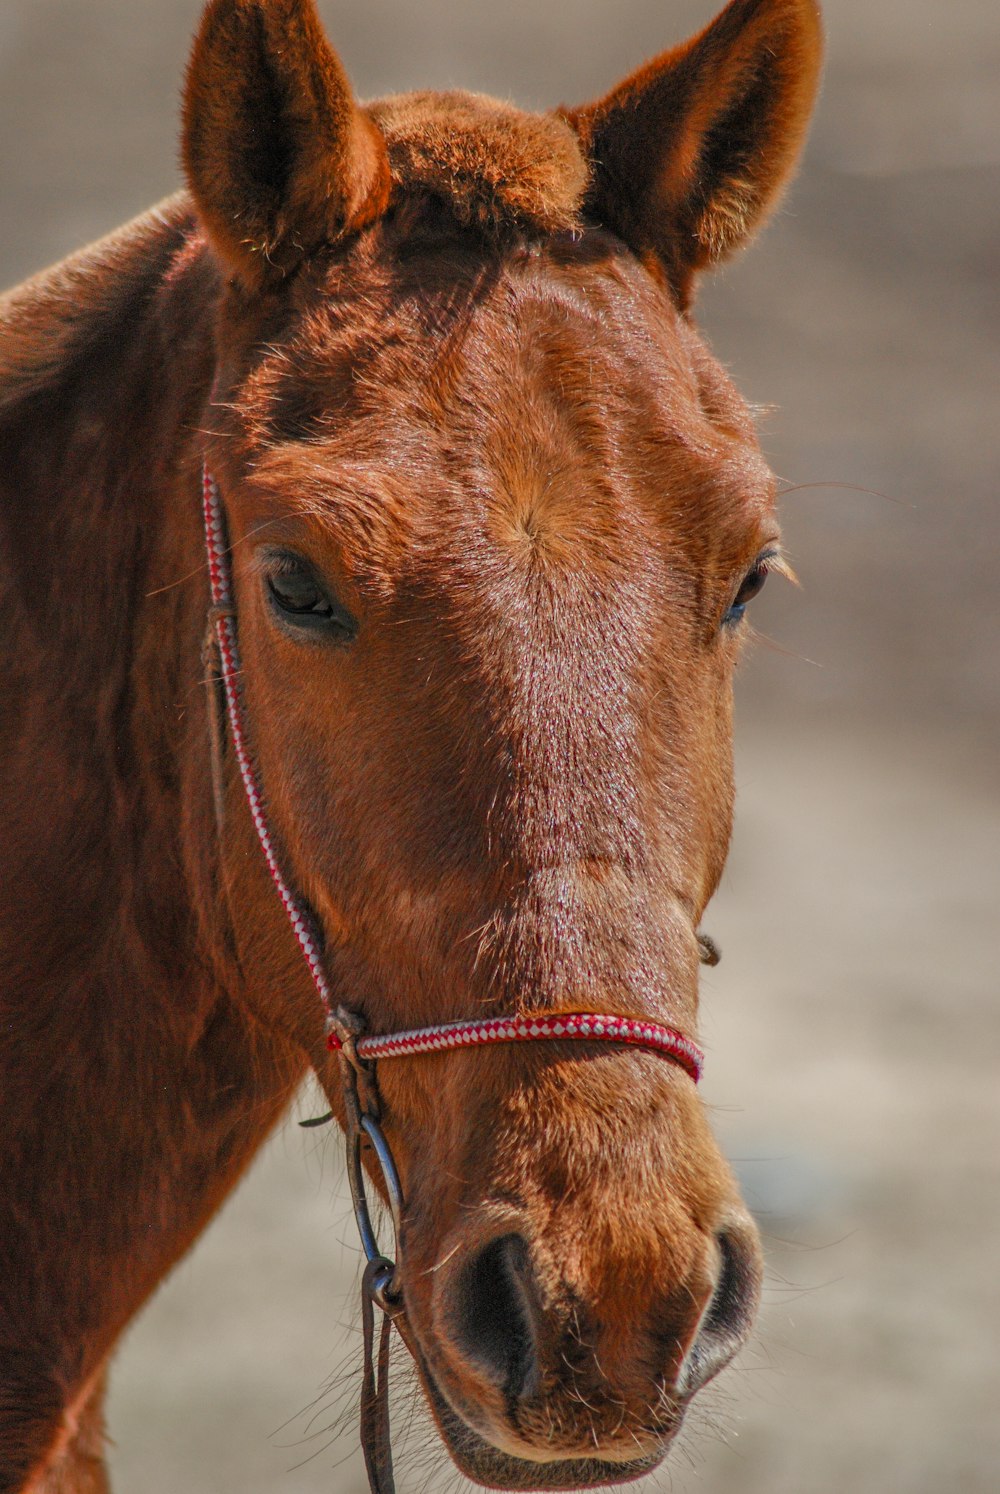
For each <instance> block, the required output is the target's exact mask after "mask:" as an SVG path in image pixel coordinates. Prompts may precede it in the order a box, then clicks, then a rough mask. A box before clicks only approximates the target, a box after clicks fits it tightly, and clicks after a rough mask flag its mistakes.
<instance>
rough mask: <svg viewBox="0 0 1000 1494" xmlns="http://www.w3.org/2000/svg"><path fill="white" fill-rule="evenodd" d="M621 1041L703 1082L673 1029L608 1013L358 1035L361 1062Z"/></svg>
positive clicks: (697, 1055)
mask: <svg viewBox="0 0 1000 1494" xmlns="http://www.w3.org/2000/svg"><path fill="white" fill-rule="evenodd" d="M572 1039H576V1040H577V1041H580V1040H583V1041H586V1042H591V1043H624V1044H626V1045H627V1046H629V1047H632V1048H646V1049H648V1050H649V1051H650V1052H651V1053H659V1054H661V1055H662V1056H663V1057H664V1058H672V1059H673V1060H674V1062H675V1063H679V1064H680V1066H681V1068H682V1069H683V1070H684V1071H685V1073H687V1074H690V1076H691V1078H692V1079H693V1080H694V1082H695V1084H697V1083H698V1080H699V1079H700V1078H701V1069H702V1064H703V1062H704V1055H703V1054H702V1051H701V1049H700V1048H697V1047H695V1045H694V1043H692V1042H691V1040H690V1038H686V1037H685V1036H684V1034H683V1033H682V1032H678V1031H677V1030H676V1028H673V1027H661V1026H660V1024H659V1023H658V1022H647V1021H645V1020H644V1019H643V1018H641V1017H615V1016H610V1015H608V1013H606V1012H544V1013H539V1014H538V1015H537V1016H525V1017H485V1018H482V1019H480V1020H478V1021H473V1022H443V1023H442V1024H441V1025H440V1026H439V1027H416V1028H414V1029H413V1030H412V1031H411V1032H390V1033H384V1034H382V1035H380V1036H369V1037H360V1038H358V1040H357V1042H356V1043H355V1048H356V1050H357V1053H358V1057H359V1058H368V1059H377V1058H408V1057H413V1056H414V1055H416V1054H418V1053H447V1052H449V1051H450V1050H451V1049H454V1048H481V1047H484V1046H485V1045H486V1044H488V1043H536V1042H545V1041H548V1042H567V1041H569V1040H572ZM327 1047H329V1048H331V1049H332V1050H333V1051H334V1052H335V1053H336V1052H339V1050H340V1048H341V1041H340V1038H339V1037H338V1035H337V1034H336V1032H331V1033H330V1035H329V1037H328V1038H327Z"/></svg>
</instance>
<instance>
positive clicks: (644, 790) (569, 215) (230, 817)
mask: <svg viewBox="0 0 1000 1494" xmlns="http://www.w3.org/2000/svg"><path fill="white" fill-rule="evenodd" d="M819 52H820V39H819V25H818V17H817V12H816V7H815V5H814V4H813V3H812V0H733V3H731V4H730V5H729V6H728V7H727V8H726V10H725V11H724V12H723V13H722V14H721V15H720V16H719V17H718V19H717V20H716V21H715V22H714V23H713V24H712V25H710V26H709V27H708V28H707V29H706V30H704V31H703V32H702V33H701V34H700V35H699V36H697V37H695V38H694V39H693V40H692V41H690V42H689V43H687V44H686V45H684V46H681V47H679V48H677V49H676V50H674V51H671V52H667V53H665V54H664V55H663V56H661V57H659V58H657V59H656V60H655V61H653V62H651V63H649V64H648V65H647V66H646V67H644V68H643V69H641V70H640V71H638V72H637V73H635V74H634V75H633V76H631V77H630V78H628V79H627V80H626V81H625V82H624V83H622V84H620V85H619V86H618V87H617V88H615V89H614V90H613V91H612V92H611V93H609V94H608V95H607V96H606V97H605V98H603V99H601V100H600V101H599V102H597V103H594V104H590V105H587V106H585V107H580V108H563V109H559V110H557V111H555V112H553V113H551V114H547V115H533V114H527V113H522V112H521V111H519V110H517V109H515V108H514V107H512V106H510V105H507V104H501V103H498V102H495V101H493V100H490V99H486V98H481V97H478V96H473V95H467V94H459V93H450V94H416V95H410V96H405V97H398V98H391V99H387V100H383V101H381V102H378V103H376V104H373V105H369V106H367V107H363V106H361V105H360V104H359V103H357V102H356V101H355V99H354V97H353V95H352V93H351V90H350V87H349V84H348V82H347V79H346V77H345V74H344V72H343V69H342V67H341V64H340V62H339V60H338V58H337V57H336V55H335V54H334V53H333V52H332V50H331V49H330V47H329V45H328V43H327V42H326V40H325V38H324V37H323V35H322V32H321V30H320V27H319V23H318V20H317V17H316V15H315V12H314V10H313V7H312V4H311V0H213V3H211V4H210V5H209V7H208V10H207V12H206V15H205V19H204V22H203V25H202V29H201V33H200V35H199V38H198V41H197V43H196V47H195V51H194V55H193V59H192V63H191V67H190V71H189V75H188V83H187V94H186V101H185V139H184V155H185V164H186V169H187V175H188V181H189V185H190V189H191V192H192V195H193V198H194V202H195V205H196V208H197V211H198V216H199V219H200V223H201V227H202V231H203V234H204V236H205V238H206V239H207V241H208V243H209V245H210V246H211V251H212V254H213V257H214V261H215V263H217V265H218V268H219V294H218V306H219V310H218V321H217V326H216V333H215V336H216V367H215V387H214V394H213V398H212V401H211V406H210V408H209V411H208V415H207V417H206V424H207V425H208V427H209V429H210V432H211V433H210V435H209V436H208V437H207V442H208V444H207V456H208V461H209V463H210V466H211V469H212V472H213V473H214V475H215V478H216V479H217V481H218V485H219V491H220V493H221V496H222V502H223V505H224V508H225V513H226V520H227V524H228V529H229V536H230V540H231V548H232V557H233V568H234V577H235V582H234V584H235V591H236V598H237V605H238V616H239V635H240V645H241V655H242V688H243V692H244V697H245V701H246V709H247V719H248V721H249V723H250V734H251V738H252V751H253V754H254V757H255V760H256V763H257V767H258V770H259V773H260V777H261V781H262V783H263V784H264V786H265V792H266V796H267V810H268V815H269V820H270V824H271V828H272V831H273V834H274V837H275V840H276V843H277V845H278V847H279V851H280V856H281V860H282V864H283V867H284V869H285V872H286V874H287V876H288V879H289V881H290V882H291V883H292V884H293V885H294V886H295V888H296V889H297V890H298V892H299V893H300V894H301V896H302V898H303V900H304V902H305V903H306V904H307V905H308V907H309V910H310V915H311V918H312V921H313V922H314V924H315V926H316V928H317V930H318V931H319V934H320V935H321V938H322V942H323V948H324V962H325V968H326V972H327V978H328V980H329V983H330V986H331V988H332V989H333V990H334V992H335V993H336V995H337V996H338V998H339V999H340V1000H342V1001H344V1003H345V1004H346V1005H348V1006H349V1007H351V1008H352V1009H354V1010H356V1011H360V1012H363V1013H364V1016H365V1020H366V1022H367V1024H368V1026H369V1028H370V1029H371V1030H372V1031H374V1032H388V1031H393V1030H395V1029H398V1028H400V1027H402V1026H408V1027H416V1026H420V1025H422V1024H430V1023H437V1022H445V1021H448V1020H451V1019H458V1018H469V1017H483V1016H490V1015H495V1014H503V1015H507V1014H516V1013H528V1012H530V1013H559V1012H566V1011H571V1010H578V1009H580V1008H587V1009H590V1010H596V1011H601V1012H607V1013H611V1014H616V1013H618V1014H623V1015H628V1016H641V1017H646V1018H648V1019H652V1020H656V1021H658V1022H661V1023H668V1024H670V1025H671V1026H673V1027H675V1028H677V1029H680V1030H681V1031H683V1032H685V1033H688V1034H693V1033H694V1031H695V1027H696V1019H697V984H698V965H699V943H698V929H699V923H700V920H701V917H702V914H703V911H704V909H705V907H706V904H707V903H708V900H709V899H710V897H711V896H712V893H713V891H714V889H715V887H716V885H717V883H718V881H719V878H720V875H721V872H722V868H723V863H724V859H725V855H726V850H727V845H728V840H729V834H730V824H731V811H732V798H733V787H732V766H731V730H732V723H731V697H732V676H733V670H734V667H735V664H736V660H737V656H738V654H739V651H740V646H741V639H742V637H743V634H744V631H745V625H744V622H743V614H744V609H745V607H746V604H747V602H748V601H749V599H750V597H751V596H752V595H753V594H754V593H755V591H756V590H758V589H759V587H760V584H761V583H762V581H763V579H764V576H765V574H766V572H767V571H768V569H771V568H773V567H775V566H776V565H778V564H780V561H779V549H778V535H777V528H776V523H775V517H774V481H773V478H772V476H771V474H770V473H769V471H768V469H767V466H766V464H765V462H764V460H763V458H762V456H761V453H760V450H759V447H758V444H757V441H756V438H755V435H754V430H753V426H752V422H751V419H750V417H749V414H748V411H747V408H746V406H745V405H744V403H743V402H742V400H741V399H740V397H739V395H738V394H737V392H736V391H735V389H734V388H733V386H732V384H731V383H730V381H729V379H728V378H727V377H726V375H725V373H724V372H723V371H722V369H721V368H720V367H719V365H718V364H717V363H716V362H715V360H714V359H713V358H712V356H711V354H710V353H709V352H708V350H707V348H706V347H705V345H704V343H703V342H702V340H701V339H700V337H699V335H698V334H697V332H696V331H695V329H694V326H693V324H692V321H691V317H690V307H691V300H692V295H693V289H694V285H695V281H696V278H697V275H698V274H699V272H701V271H702V270H704V269H706V268H707V267H709V266H710V265H712V264H714V263H716V262H718V261H719V260H720V259H722V258H723V257H724V256H725V255H727V254H729V253H730V252H731V251H733V250H734V249H736V248H737V247H738V246H739V245H740V244H742V243H743V242H744V241H745V240H746V239H747V238H748V236H749V235H750V234H751V233H752V232H753V230H754V229H755V228H756V227H757V225H758V224H759V223H760V221H761V220H762V218H763V217H764V216H765V215H766V213H767V212H768V210H769V209H770V208H771V207H772V205H773V204H774V202H775V200H776V198H777V196H778V194H779V192H780V189H781V188H782V186H783V184H784V183H785V181H786V179H787V177H788V175H789V172H790V170H791V168H792V166H793V164H794V161H795V158H796V156H797V154H798V151H799V148H800V145H801V142H802V138H803V135H804V131H805V128H806V122H807V118H808V114H809V111H810V107H811V103H812V99H813V95H814V91H815V84H816V76H817V70H818V61H819ZM224 778H225V783H224V799H225V810H224V816H223V825H224V833H223V836H222V855H223V858H224V877H225V882H226V886H227V889H228V895H229V906H230V909H231V919H232V930H231V938H232V939H233V941H234V947H235V950H236V956H237V958H238V962H239V967H240V969H241V970H242V971H243V972H245V973H247V974H246V976H245V979H246V985H247V990H248V991H249V993H250V995H249V996H248V1000H250V1001H251V1002H252V1004H253V1006H254V1008H255V1012H256V1015H257V1016H258V1017H259V1018H260V1019H261V1020H263V1021H264V1022H267V1023H270V1024H272V1025H274V1026H276V1027H279V1028H280V1029H281V1030H282V1031H283V1032H285V1033H286V1034H288V1035H291V1036H292V1037H293V1038H294V1040H295V1041H296V1042H297V1043H298V1044H299V1045H300V1046H301V1048H303V1049H304V1050H305V1051H306V1052H307V1053H309V1054H310V1056H311V1057H312V1059H313V1061H314V1063H315V1065H316V1067H317V1071H318V1072H319V1073H320V1076H321V1078H322V1079H324V1080H325V1082H326V1083H327V1084H328V1086H329V1088H330V1091H331V1094H332V1095H336V1091H337V1086H336V1077H335V1074H334V1071H333V1068H332V1066H331V1061H330V1059H329V1057H328V1055H327V1054H326V1052H325V1047H324V1042H323V1024H322V1012H321V1011H320V1009H319V1007H318V1004H317V1003H316V1000H315V994H314V993H313V992H312V990H311V988H310V987H309V985H308V982H307V981H306V980H304V979H303V976H302V973H301V972H300V971H299V970H298V968H297V967H296V966H295V964H294V951H293V950H290V949H289V948H288V947H287V946H288V945H289V942H290V941H289V939H288V933H287V928H285V927H284V926H283V925H282V923H281V922H280V911H279V910H278V909H277V906H276V902H275V900H274V899H273V895H272V893H271V891H270V888H269V885H268V883H267V878H266V873H265V871H264V869H263V864H262V860H261V858H260V855H259V852H258V851H257V849H256V847H255V845H254V842H253V832H252V828H251V825H250V818H249V816H248V814H247V812H246V807H245V805H243V804H242V802H241V801H240V799H239V797H238V786H237V785H236V784H235V782H234V779H233V775H232V774H231V773H229V774H228V776H226V775H225V774H224ZM378 1079H379V1088H380V1095H381V1106H382V1115H383V1122H384V1126H385V1130H386V1133H387V1135H388V1137H389V1139H390V1141H391V1145H392V1148H393V1151H394V1153H395V1155H396V1158H397V1162H398V1166H399V1169H400V1173H401V1176H402V1180H403V1186H404V1192H405V1198H406V1209H405V1217H404V1220H403V1226H402V1242H401V1246H402V1257H401V1276H400V1280H401V1289H402V1293H403V1298H404V1303H405V1315H406V1322H407V1325H408V1327H407V1333H408V1338H409V1341H410V1343H411V1346H412V1348H413V1351H414V1355H415V1358H416V1360H417V1363H418V1366H419V1371H420V1375H421V1379H422V1381H423V1384H424V1388H425V1390H426V1392H427V1395H428V1399H429V1401H430V1404H431V1407H432V1410H433V1412H434V1415H435V1417H436V1419H437V1421H438V1424H439V1426H440V1429H441V1431H442V1434H443V1436H444V1439H445V1441H446V1443H447V1445H448V1447H449V1449H450V1451H451V1453H452V1455H453V1456H454V1458H455V1460H456V1462H457V1463H458V1464H459V1466H460V1467H461V1468H462V1469H463V1470H464V1471H465V1472H467V1473H468V1474H469V1475H470V1476H471V1477H473V1478H475V1479H477V1480H479V1481H480V1482H483V1483H486V1484H490V1485H493V1486H500V1487H505V1488H529V1487H530V1488H560V1487H579V1486H585V1485H589V1484H593V1483H606V1482H609V1481H610V1482H614V1481H621V1480H624V1479H627V1478H629V1477H632V1476H634V1475H636V1474H638V1473H641V1472H644V1471H646V1470H648V1469H649V1468H651V1467H653V1466H654V1465H655V1464H656V1463H657V1462H658V1461H659V1460H660V1459H661V1458H662V1456H663V1455H664V1452H665V1450H666V1448H667V1446H668V1445H669V1443H670V1441H671V1439H672V1437H673V1436H674V1434H675V1432H676V1430H677V1428H678V1426H679V1424H680V1421H681V1418H682V1416H683V1413H684V1410H685V1407H686V1406H687V1404H688V1402H689V1400H690V1398H691V1396H692V1395H693V1394H694V1393H695V1391H697V1390H698V1389H699V1387H700V1386H701V1385H703V1384H704V1383H705V1381H706V1380H708V1379H709V1378H710V1377H711V1376H712V1375H714V1374H715V1373H716V1372H717V1371H718V1370H719V1369H720V1368H721V1366H722V1365H724V1364H725V1363H726V1362H727V1361H728V1360H729V1359H730V1358H731V1357H732V1355H733V1354H734V1353H735V1352H736V1350H737V1349H738V1348H739V1346H740V1345H741V1344H742V1343H743V1342H744V1340H745V1338H746V1336H747V1334H748V1332H749V1331H750V1328H751V1325H752V1321H753V1317H754V1311H755V1305H756V1300H757V1295H758V1288H759V1278H760V1260H759V1246H758V1242H757V1236H756V1232H755V1229H754V1226H753V1224H752V1222H751V1220H750V1218H749V1216H748V1214H747V1212H746V1210H745V1208H744V1207H743V1205H742V1203H741V1201H740V1198H739V1194H738V1190H737V1187H736V1185H735V1183H734V1181H733V1178H732V1176H731V1174H730V1172H729V1170H728V1168H727V1167H726V1165H725V1163H724V1162H723V1160H722V1158H721V1157H720V1154H719V1151H718V1149H717V1147H716V1144H715V1142H714V1140H713V1138H712V1135H711V1132H710V1130H709V1127H708V1125H707V1123H706V1119H705V1116H704V1113H703V1109H702V1106H701V1104H700V1102H699V1100H698V1097H697V1094H696V1091H695V1088H694V1086H693V1084H692V1082H691V1079H690V1077H689V1076H688V1075H687V1074H686V1073H685V1072H684V1071H683V1070H682V1069H681V1068H680V1067H678V1066H676V1065H673V1064H670V1063H665V1062H663V1061H662V1060H661V1059H659V1058H657V1057H656V1056H654V1055H652V1054H649V1053H644V1052H636V1051H633V1050H631V1049H622V1048H616V1047H607V1046H602V1047H600V1048H598V1047H597V1046H596V1045H588V1044H575V1045H572V1046H569V1045H566V1046H563V1045H559V1044H556V1045H547V1044H546V1045H538V1046H535V1047H518V1048H496V1049H491V1050H490V1051H489V1052H485V1051H480V1052H476V1051H469V1052H456V1053H451V1054H447V1055H444V1054H442V1055H428V1056H426V1057H423V1058H421V1059H420V1060H419V1061H414V1062H413V1063H408V1064H400V1065H396V1066H393V1065H391V1064H386V1065H384V1066H383V1067H382V1068H381V1069H380V1071H379V1075H378ZM335 1104H339V1101H337V1100H335Z"/></svg>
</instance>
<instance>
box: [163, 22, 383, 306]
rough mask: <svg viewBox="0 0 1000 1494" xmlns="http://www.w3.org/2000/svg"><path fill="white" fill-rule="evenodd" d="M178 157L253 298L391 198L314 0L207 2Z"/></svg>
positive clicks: (379, 148) (372, 139)
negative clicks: (181, 155)
mask: <svg viewBox="0 0 1000 1494" xmlns="http://www.w3.org/2000/svg"><path fill="white" fill-rule="evenodd" d="M183 156H184V167H185V171H186V174H187V179H188V184H189V186H190V188H191V192H192V195H193V197H194V200H195V203H196V205H197V208H198V212H199V214H200V216H201V219H202V222H203V224H204V226H205V228H206V230H207V232H208V235H209V237H210V239H211V240H212V243H213V244H214V246H215V248H216V250H217V251H218V253H219V255H220V256H221V258H222V259H223V261H224V262H225V263H226V264H227V265H228V267H229V268H230V269H231V270H233V271H235V272H236V274H237V275H238V277H239V278H240V279H241V280H242V281H243V282H244V284H245V285H246V286H247V287H248V288H249V289H251V290H260V289H262V288H263V287H264V286H265V285H267V284H268V283H271V282H274V281H276V280H279V279H280V278H281V277H282V276H284V275H287V274H288V273H289V272H290V271H291V270H293V269H294V268H295V267H296V265H297V264H298V263H300V262H301V261H302V260H303V259H304V258H305V257H306V256H307V255H308V254H309V253H310V252H311V251H312V250H314V249H316V248H318V247H319V246H320V245H322V244H324V243H329V242H335V241H336V240H338V239H340V238H343V237H344V236H345V235H347V234H350V233H353V232H355V231H357V230H358V229H359V228H362V227H364V225H365V224H366V223H369V222H371V221H372V220H373V219H375V218H376V217H378V215H379V214H380V213H381V212H383V211H384V209H385V205H386V203H387V201H388V196H389V165H388V158H387V155H386V148H385V142H384V140H383V138H382V135H381V134H380V132H379V131H378V130H377V128H376V127H375V125H374V124H373V123H372V122H371V120H370V119H369V118H368V117H367V115H365V114H364V113H363V112H362V111H361V109H360V108H359V107H358V105H357V104H356V103H355V100H354V97H353V95H352V93H351V88H350V84H349V83H348V81H347V78H346V75H345V73H344V70H343V67H342V66H341V63H340V59H339V58H338V57H337V55H336V53H335V52H334V51H333V49H332V48H331V47H330V44H329V43H328V42H327V40H326V37H325V36H324V34H323V30H322V27H321V25H320V21H319V17H318V16H317V14H316V9H315V6H314V4H313V0H211V3H210V4H209V6H208V8H207V9H206V11H205V14H204V17H203V19H202V23H201V29H200V31H199V33H198V37H197V39H196V41H195V44H194V51H193V53H192V56H191V62H190V65H189V67H188V74H187V83H186V87H185V92H184V135H183Z"/></svg>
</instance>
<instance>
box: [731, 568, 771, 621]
mask: <svg viewBox="0 0 1000 1494" xmlns="http://www.w3.org/2000/svg"><path fill="white" fill-rule="evenodd" d="M770 558H771V557H770V556H768V555H762V556H761V557H760V558H759V559H758V560H755V561H754V563H753V565H752V566H751V568H750V570H748V571H747V573H746V575H745V576H744V577H743V580H742V581H741V582H740V588H739V591H737V593H736V595H735V597H734V598H733V600H732V602H731V604H730V607H729V610H728V612H727V613H726V615H725V617H724V618H723V619H722V621H723V623H724V624H725V623H735V622H739V620H740V618H741V617H742V616H743V614H744V612H745V611H746V610H747V603H748V602H752V601H753V599H754V597H755V596H756V595H757V593H758V592H759V591H760V590H761V589H762V588H763V585H764V582H765V581H766V580H767V571H768V564H767V563H768V560H769V559H770Z"/></svg>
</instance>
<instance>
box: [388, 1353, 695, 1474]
mask: <svg viewBox="0 0 1000 1494" xmlns="http://www.w3.org/2000/svg"><path fill="white" fill-rule="evenodd" d="M413 1358H414V1361H415V1363H416V1366H417V1371H418V1373H419V1376H420V1381H421V1384H422V1386H423V1389H424V1393H425V1394H426V1396H427V1400H428V1402H429V1404H430V1408H431V1413H432V1415H433V1417H434V1420H435V1422H436V1424H437V1428H438V1431H439V1432H440V1434H441V1437H442V1440H443V1441H444V1445H445V1447H446V1448H447V1449H448V1452H449V1454H450V1456H451V1459H452V1462H453V1463H454V1464H455V1466H456V1468H457V1469H458V1471H459V1472H460V1473H462V1474H464V1475H465V1477H466V1478H468V1479H471V1480H472V1482H473V1483H476V1484H480V1485H482V1487H483V1488H485V1489H504V1490H507V1489H510V1490H514V1489H517V1490H521V1491H525V1494H527V1491H530V1490H538V1491H541V1490H550V1489H596V1488H606V1487H607V1486H608V1485H612V1484H613V1485H618V1484H630V1483H632V1481H633V1480H634V1479H637V1478H642V1476H643V1475H644V1474H647V1473H652V1471H653V1469H654V1468H658V1467H659V1465H660V1463H662V1461H663V1459H664V1457H665V1456H666V1453H667V1448H668V1446H669V1444H670V1442H671V1441H672V1440H673V1433H671V1434H670V1436H668V1437H667V1438H666V1439H665V1440H664V1442H663V1443H662V1445H661V1446H659V1447H657V1448H656V1449H655V1450H654V1451H653V1452H652V1453H648V1454H646V1455H645V1456H644V1457H641V1458H635V1459H633V1460H632V1461H631V1462H621V1463H620V1462H616V1461H612V1460H610V1459H605V1458H560V1459H556V1460H554V1461H553V1462H551V1463H545V1462H535V1461H534V1460H533V1459H528V1458H518V1457H515V1456H514V1455H513V1454H512V1453H508V1452H504V1451H503V1450H502V1449H501V1448H498V1447H495V1446H494V1445H493V1444H492V1443H491V1442H487V1441H486V1439H485V1438H484V1437H482V1436H480V1434H479V1433H478V1432H477V1431H475V1430H474V1429H473V1428H472V1427H470V1426H469V1424H468V1422H466V1421H465V1420H464V1419H463V1417H461V1416H460V1415H459V1414H458V1412H456V1411H455V1410H454V1409H453V1408H452V1407H451V1405H450V1404H449V1403H448V1401H447V1400H446V1399H445V1397H444V1395H443V1394H442V1392H441V1391H440V1390H439V1389H438V1387H437V1385H436V1383H435V1381H434V1378H433V1376H432V1375H431V1373H430V1371H429V1369H428V1368H427V1364H426V1361H425V1360H424V1357H423V1355H422V1354H421V1353H420V1352H419V1350H415V1351H414V1353H413ZM674 1430H675V1431H676V1428H675V1429H674Z"/></svg>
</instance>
